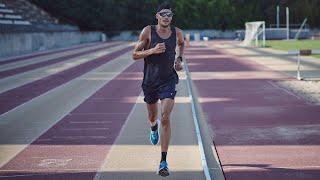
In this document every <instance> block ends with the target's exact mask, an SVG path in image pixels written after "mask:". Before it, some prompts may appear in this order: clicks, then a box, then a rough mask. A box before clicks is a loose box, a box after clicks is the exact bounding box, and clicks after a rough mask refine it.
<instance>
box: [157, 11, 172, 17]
mask: <svg viewBox="0 0 320 180" xmlns="http://www.w3.org/2000/svg"><path fill="white" fill-rule="evenodd" d="M159 15H160V16H161V17H165V16H167V17H169V18H170V17H172V16H173V13H172V12H160V13H159Z"/></svg>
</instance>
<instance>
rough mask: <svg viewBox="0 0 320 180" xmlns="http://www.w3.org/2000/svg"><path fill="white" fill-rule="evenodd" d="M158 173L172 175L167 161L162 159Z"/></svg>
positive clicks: (164, 175)
mask: <svg viewBox="0 0 320 180" xmlns="http://www.w3.org/2000/svg"><path fill="white" fill-rule="evenodd" d="M158 175H160V176H163V177H166V176H169V175H170V172H169V168H168V163H167V162H166V161H161V162H160V165H159V170H158Z"/></svg>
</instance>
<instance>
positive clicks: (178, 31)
mask: <svg viewBox="0 0 320 180" xmlns="http://www.w3.org/2000/svg"><path fill="white" fill-rule="evenodd" d="M175 28H176V32H177V33H183V31H182V29H180V28H178V27H175Z"/></svg>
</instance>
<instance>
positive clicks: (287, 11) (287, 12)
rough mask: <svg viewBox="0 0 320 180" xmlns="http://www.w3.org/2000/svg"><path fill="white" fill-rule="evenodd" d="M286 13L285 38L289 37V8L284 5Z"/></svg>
mask: <svg viewBox="0 0 320 180" xmlns="http://www.w3.org/2000/svg"><path fill="white" fill-rule="evenodd" d="M286 14H287V40H289V39H290V32H289V8H288V7H286Z"/></svg>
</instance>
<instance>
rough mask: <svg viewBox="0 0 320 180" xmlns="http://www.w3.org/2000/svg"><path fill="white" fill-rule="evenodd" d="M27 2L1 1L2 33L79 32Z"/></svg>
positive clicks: (16, 0) (21, 0)
mask: <svg viewBox="0 0 320 180" xmlns="http://www.w3.org/2000/svg"><path fill="white" fill-rule="evenodd" d="M78 30H79V28H78V27H77V26H73V25H68V24H59V20H58V19H56V18H54V17H52V16H50V15H49V14H48V13H47V12H45V11H43V10H42V9H41V8H39V7H37V6H36V5H34V4H32V3H30V2H29V1H27V0H14V1H13V0H0V32H48V31H49V32H50V31H54V32H57V31H78Z"/></svg>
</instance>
